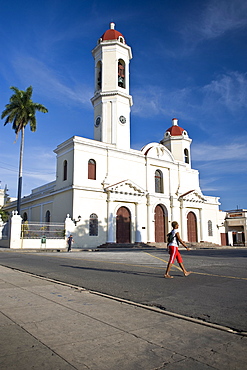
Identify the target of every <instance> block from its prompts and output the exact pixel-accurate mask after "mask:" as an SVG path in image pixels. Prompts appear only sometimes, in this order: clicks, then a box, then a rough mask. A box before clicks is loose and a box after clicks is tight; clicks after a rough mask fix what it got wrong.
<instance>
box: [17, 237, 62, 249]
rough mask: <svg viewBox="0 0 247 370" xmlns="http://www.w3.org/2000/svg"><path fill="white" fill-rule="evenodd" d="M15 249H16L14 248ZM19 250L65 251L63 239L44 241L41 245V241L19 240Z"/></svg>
mask: <svg viewBox="0 0 247 370" xmlns="http://www.w3.org/2000/svg"><path fill="white" fill-rule="evenodd" d="M16 248H18V247H17V246H16ZM19 248H21V249H66V248H67V245H66V240H65V239H46V242H45V243H41V239H20V244H19Z"/></svg>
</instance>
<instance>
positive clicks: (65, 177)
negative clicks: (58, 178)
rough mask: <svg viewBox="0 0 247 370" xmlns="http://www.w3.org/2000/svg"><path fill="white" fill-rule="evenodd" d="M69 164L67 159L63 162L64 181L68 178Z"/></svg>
mask: <svg viewBox="0 0 247 370" xmlns="http://www.w3.org/2000/svg"><path fill="white" fill-rule="evenodd" d="M67 172H68V164H67V161H64V162H63V181H65V180H67V176H68V174H67Z"/></svg>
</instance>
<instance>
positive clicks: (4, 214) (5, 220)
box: [0, 208, 9, 222]
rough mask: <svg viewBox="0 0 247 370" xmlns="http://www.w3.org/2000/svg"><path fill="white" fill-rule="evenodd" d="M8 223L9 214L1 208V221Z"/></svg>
mask: <svg viewBox="0 0 247 370" xmlns="http://www.w3.org/2000/svg"><path fill="white" fill-rule="evenodd" d="M1 219H2V221H3V222H7V221H8V219H9V212H7V211H5V210H3V209H1V208H0V221H1Z"/></svg>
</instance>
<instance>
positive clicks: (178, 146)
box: [160, 118, 192, 168]
mask: <svg viewBox="0 0 247 370" xmlns="http://www.w3.org/2000/svg"><path fill="white" fill-rule="evenodd" d="M191 142H192V140H191V139H190V138H189V135H188V132H187V131H185V130H184V129H183V128H182V127H180V126H179V125H178V119H177V118H173V119H172V126H171V127H170V128H168V129H167V130H166V132H165V135H164V138H163V139H162V140H161V141H160V143H161V144H163V145H164V146H165V147H166V148H167V149H169V150H170V152H171V153H172V155H173V156H174V158H175V159H176V160H177V161H180V162H183V163H185V164H186V166H187V167H188V168H191V157H190V145H191Z"/></svg>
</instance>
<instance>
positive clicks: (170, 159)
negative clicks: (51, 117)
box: [5, 23, 225, 248]
mask: <svg viewBox="0 0 247 370" xmlns="http://www.w3.org/2000/svg"><path fill="white" fill-rule="evenodd" d="M92 54H93V57H94V60H95V92H94V96H93V98H92V99H91V101H92V105H93V109H94V140H91V139H87V138H83V137H78V136H74V137H72V138H70V139H68V140H67V141H65V142H63V143H61V144H59V145H58V146H57V148H56V149H55V153H56V156H57V162H56V172H57V173H56V180H55V181H53V182H51V183H48V184H45V185H43V186H40V187H38V188H36V189H34V190H33V191H32V193H31V194H30V195H29V196H27V197H24V198H23V199H22V204H21V215H22V217H23V218H24V219H26V220H30V221H42V222H43V221H46V222H63V221H64V220H65V218H66V216H67V215H68V214H69V215H70V216H71V218H72V219H74V220H75V227H74V230H73V236H74V239H75V240H76V242H77V245H78V246H80V247H82V248H83V247H96V246H99V245H101V244H104V243H140V242H143V243H154V242H156V243H161V242H165V241H166V234H167V233H168V232H169V231H170V228H171V222H172V221H173V220H177V221H178V222H179V224H180V233H181V236H182V238H183V239H184V240H185V241H190V242H201V241H207V242H212V243H217V244H220V240H221V237H220V230H221V228H220V227H222V225H223V221H224V216H225V214H224V213H223V212H220V211H219V204H220V203H219V198H218V197H211V196H205V195H204V194H202V192H201V189H200V184H199V173H198V171H197V170H194V169H192V168H191V156H190V146H191V141H192V140H191V139H190V137H189V135H188V132H187V131H186V130H185V129H183V128H182V127H180V126H179V123H178V120H177V119H176V118H174V119H172V123H171V124H170V125H168V126H170V127H168V128H167V130H166V132H165V134H164V137H163V138H161V141H160V142H159V143H156V142H153V143H150V144H148V145H145V146H144V147H143V148H142V149H141V150H133V149H131V148H130V110H131V106H132V104H133V103H132V97H131V95H130V93H129V64H130V60H131V58H132V53H131V48H130V46H128V45H127V44H126V42H125V39H124V36H123V35H122V34H121V33H120V32H118V31H116V30H115V25H114V23H111V24H110V29H108V30H107V31H106V32H105V33H104V34H103V35H102V37H101V38H100V39H99V40H98V42H97V45H96V47H95V48H94V49H93V51H92ZM5 209H7V210H13V209H15V203H9V204H7V205H5ZM71 231H72V230H71ZM221 232H224V230H222V231H221Z"/></svg>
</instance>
